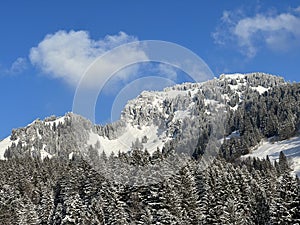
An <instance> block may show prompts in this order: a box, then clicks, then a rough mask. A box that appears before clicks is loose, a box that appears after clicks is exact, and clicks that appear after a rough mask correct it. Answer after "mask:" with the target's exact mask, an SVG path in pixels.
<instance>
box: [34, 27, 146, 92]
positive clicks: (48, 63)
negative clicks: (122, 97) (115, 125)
mask: <svg viewBox="0 0 300 225" xmlns="http://www.w3.org/2000/svg"><path fill="white" fill-rule="evenodd" d="M137 40H138V39H137V38H136V37H134V36H130V35H127V34H126V33H124V32H119V33H118V34H117V35H107V36H106V37H104V38H103V39H99V40H94V39H92V38H91V37H90V36H89V33H88V32H86V31H70V32H67V31H64V30H61V31H58V32H56V33H54V34H48V35H47V36H46V37H45V38H44V40H42V41H41V42H40V43H39V44H38V45H37V47H34V48H32V49H31V50H30V55H29V58H30V61H31V63H32V64H33V65H34V66H36V67H37V68H39V69H40V70H41V71H42V72H43V73H44V74H47V75H49V76H51V77H54V78H61V79H63V80H64V81H66V82H67V83H69V84H70V85H72V86H76V85H77V84H78V82H79V81H80V79H81V77H82V75H83V74H84V72H85V71H86V70H87V68H88V67H89V65H90V64H91V63H92V62H93V61H94V60H95V59H96V58H97V57H99V56H101V55H103V54H105V53H106V52H107V51H109V50H111V49H112V48H114V47H117V46H119V45H122V44H125V43H129V42H133V41H137ZM126 57H127V58H128V57H131V58H135V59H137V60H146V59H147V56H146V55H145V54H144V52H143V51H141V50H140V49H138V48H131V49H128V51H126V52H125V51H119V52H118V55H115V56H114V57H112V58H110V60H108V61H106V64H105V65H104V66H103V67H102V68H101V69H102V70H107V69H108V68H111V67H113V66H115V65H116V64H118V65H122V64H123V63H122V62H123V61H124V59H125V58H126ZM130 72H132V71H130ZM118 74H119V76H120V79H126V76H129V75H130V73H129V72H128V73H126V74H125V73H118ZM90 79H91V80H90V82H89V84H90V85H91V86H92V85H93V77H91V78H90Z"/></svg>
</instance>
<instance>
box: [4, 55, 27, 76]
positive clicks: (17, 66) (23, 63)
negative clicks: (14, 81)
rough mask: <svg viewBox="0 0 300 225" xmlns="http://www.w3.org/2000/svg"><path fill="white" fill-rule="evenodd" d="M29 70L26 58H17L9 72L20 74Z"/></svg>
mask: <svg viewBox="0 0 300 225" xmlns="http://www.w3.org/2000/svg"><path fill="white" fill-rule="evenodd" d="M26 68H27V60H26V59H25V58H22V57H19V58H17V59H16V60H15V61H14V62H13V63H12V65H11V67H10V69H9V70H8V71H7V73H9V74H19V73H21V72H23V71H24V70H25V69H26Z"/></svg>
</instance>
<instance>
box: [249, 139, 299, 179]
mask: <svg viewBox="0 0 300 225" xmlns="http://www.w3.org/2000/svg"><path fill="white" fill-rule="evenodd" d="M281 151H282V152H283V153H284V154H285V155H286V156H287V158H288V159H289V160H290V166H291V168H292V169H293V172H294V173H296V174H298V176H300V136H298V137H294V138H291V139H289V140H284V141H279V142H274V143H273V142H269V141H264V142H262V144H261V145H260V146H259V147H258V148H257V149H256V150H253V152H252V153H250V154H248V155H245V156H243V157H248V156H250V157H258V158H261V159H263V158H266V157H267V155H268V156H269V158H270V160H271V161H273V162H274V161H275V160H277V161H278V158H279V153H280V152H281Z"/></svg>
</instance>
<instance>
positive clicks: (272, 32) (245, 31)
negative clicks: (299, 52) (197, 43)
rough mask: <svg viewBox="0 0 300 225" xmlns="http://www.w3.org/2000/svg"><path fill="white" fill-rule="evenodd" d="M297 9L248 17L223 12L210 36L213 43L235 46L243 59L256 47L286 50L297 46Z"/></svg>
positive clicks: (299, 19) (299, 39)
mask: <svg viewBox="0 0 300 225" xmlns="http://www.w3.org/2000/svg"><path fill="white" fill-rule="evenodd" d="M299 9H300V7H298V8H296V9H294V10H291V11H289V12H284V13H276V14H274V13H273V14H270V15H268V13H264V14H262V13H257V14H255V15H254V16H252V17H246V16H243V14H242V13H240V12H236V11H235V12H232V11H224V12H223V16H222V17H221V20H220V24H219V26H218V27H217V29H216V31H215V32H214V33H213V35H212V36H213V38H214V40H215V43H217V44H221V45H230V46H234V45H235V44H237V46H236V47H238V49H239V50H240V51H241V52H242V53H243V54H245V55H246V56H247V57H249V58H251V57H254V56H255V55H256V54H257V52H258V51H259V49H260V48H262V47H268V48H269V49H272V50H275V51H287V50H290V49H291V48H293V47H295V46H297V47H299V46H300V30H299V27H300V15H299V13H297V12H299Z"/></svg>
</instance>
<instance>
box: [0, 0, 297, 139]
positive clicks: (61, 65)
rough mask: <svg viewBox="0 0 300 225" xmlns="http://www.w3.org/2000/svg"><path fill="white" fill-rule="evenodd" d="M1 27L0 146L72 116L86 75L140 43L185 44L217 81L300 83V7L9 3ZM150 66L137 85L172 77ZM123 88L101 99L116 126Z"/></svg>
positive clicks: (100, 107) (2, 7)
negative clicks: (47, 121)
mask: <svg viewBox="0 0 300 225" xmlns="http://www.w3.org/2000/svg"><path fill="white" fill-rule="evenodd" d="M0 27H1V41H0V53H1V54H0V102H1V110H0V138H4V137H6V136H8V135H9V134H10V132H11V129H13V128H17V127H23V126H26V125H27V124H28V123H30V122H32V121H33V120H34V119H36V118H41V119H43V118H45V117H47V116H50V115H53V114H55V115H64V114H65V112H68V111H71V110H72V103H73V96H74V93H75V90H76V86H77V84H78V82H79V80H80V76H81V74H82V70H83V69H84V68H85V67H86V66H87V65H88V64H89V63H90V62H92V61H93V60H94V59H95V58H96V57H98V56H100V55H101V54H104V53H105V52H106V51H108V50H110V49H112V48H113V47H116V46H118V45H120V44H124V43H127V42H130V41H137V40H164V41H169V42H174V43H177V44H179V45H181V46H184V47H186V48H188V49H190V50H191V51H193V52H194V53H196V54H197V55H198V56H200V57H201V58H202V59H203V60H204V61H205V62H206V63H207V65H208V66H209V67H210V69H211V70H212V72H213V73H214V74H215V76H219V75H220V74H221V73H235V72H242V73H247V72H256V71H261V72H267V73H271V74H275V75H280V76H283V77H284V78H285V79H286V80H290V81H300V78H299V72H298V70H299V58H300V29H299V28H300V1H299V0H297V1H296V0H291V1H274V0H266V1H251V2H250V1H245V0H228V1H220V0H218V1H217V0H213V1H209V2H208V1H196V0H195V1H168V0H166V1H157V0H152V1H137V0H131V1H114V0H110V1H99V0H97V1H94V0H91V1H56V0H53V1H47V2H46V1H37V0H31V1H15V0H11V1H2V2H1V3H0ZM149 67H151V66H149V65H148V67H147V66H143V69H140V68H139V69H138V70H137V69H136V68H131V70H130V69H129V72H130V73H131V74H134V73H136V75H135V79H136V78H138V77H139V76H143V75H145V74H149V75H153V73H155V72H157V73H162V72H166V69H167V70H168V68H164V70H159V69H157V68H158V67H159V66H156V67H155V68H154V69H153V66H152V67H151V68H150V69H149V71H147V70H146V69H147V68H149ZM175 72H178V71H175ZM169 73H170V74H172V73H174V70H172V69H170V70H169ZM126 81H127V82H128V80H126V79H125V80H122V82H120V83H119V84H118V85H120V84H121V85H123V86H124V87H125V86H126ZM112 85H116V83H113V84H112ZM117 87H118V88H116V89H117V90H121V89H122V86H120V87H119V86H117ZM107 89H109V88H107ZM117 90H115V91H113V92H109V91H108V92H106V93H105V94H103V96H104V97H105V99H104V100H99V102H98V104H97V107H96V110H97V112H99V113H98V115H97V122H99V123H105V122H108V121H109V118H110V109H111V107H112V104H113V100H114V99H115V96H116V95H117V94H118V92H117Z"/></svg>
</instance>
